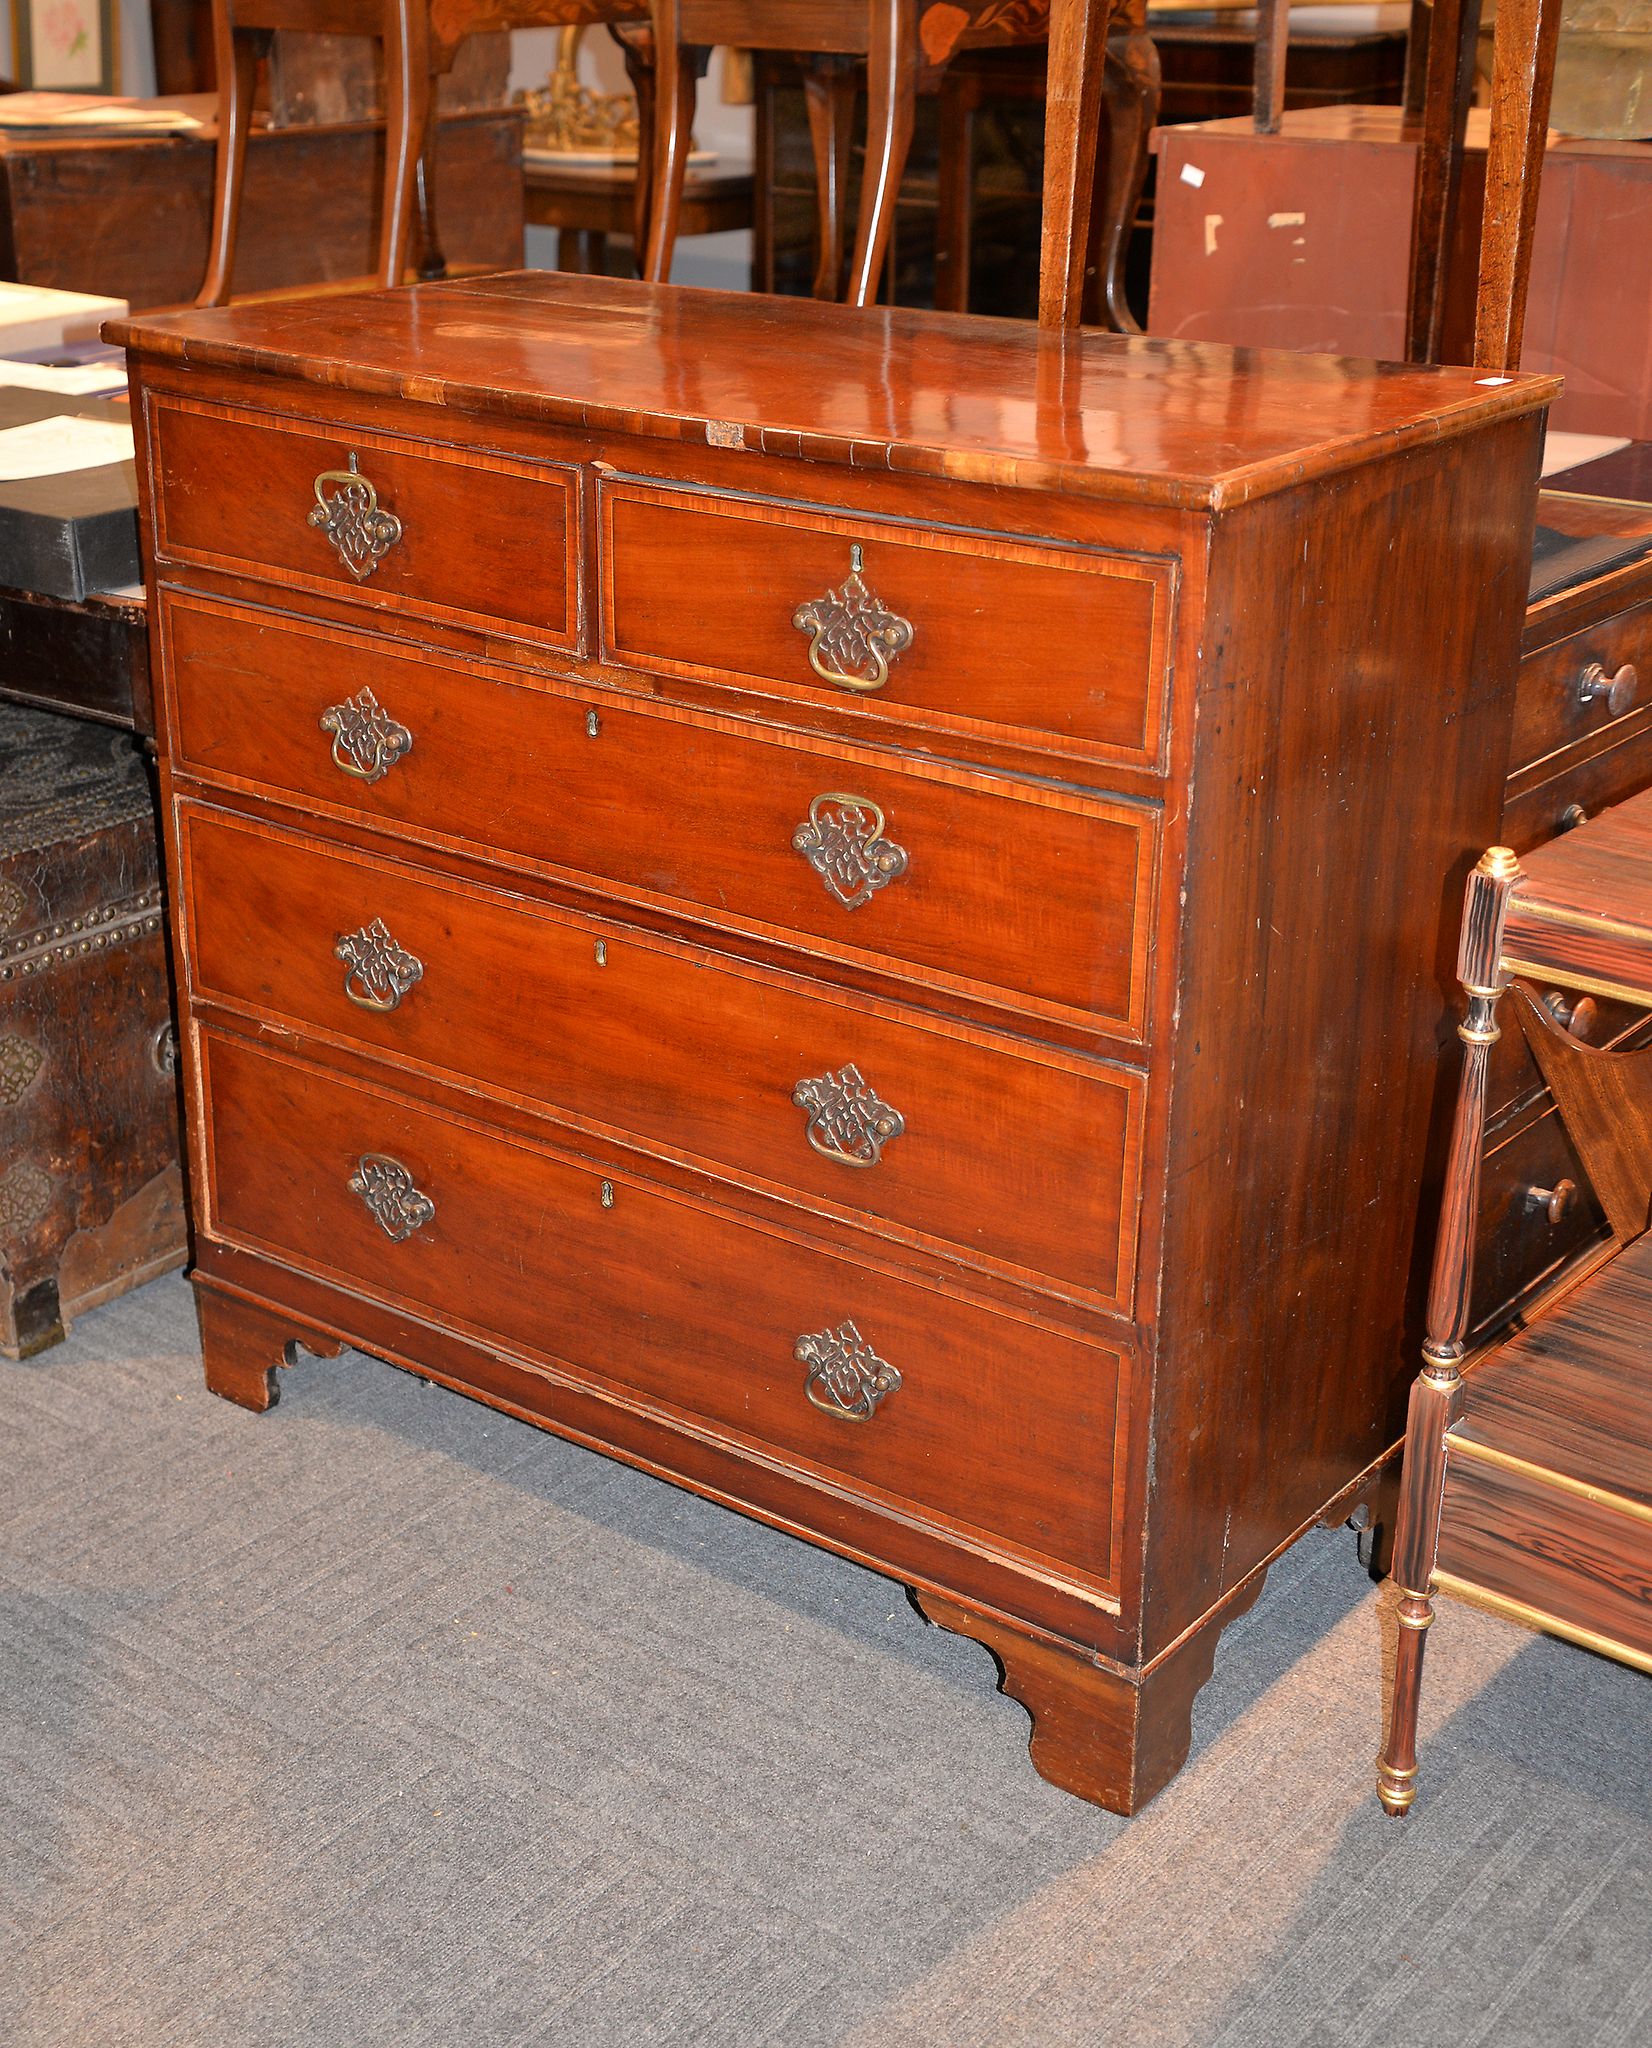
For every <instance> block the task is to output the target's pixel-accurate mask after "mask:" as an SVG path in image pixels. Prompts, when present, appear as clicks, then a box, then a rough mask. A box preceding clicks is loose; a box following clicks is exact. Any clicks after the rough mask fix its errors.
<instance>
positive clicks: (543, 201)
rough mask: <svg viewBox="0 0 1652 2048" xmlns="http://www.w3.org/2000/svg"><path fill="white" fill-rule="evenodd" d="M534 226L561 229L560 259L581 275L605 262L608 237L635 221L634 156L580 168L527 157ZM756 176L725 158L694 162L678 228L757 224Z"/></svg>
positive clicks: (698, 230)
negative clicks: (620, 161) (704, 163)
mask: <svg viewBox="0 0 1652 2048" xmlns="http://www.w3.org/2000/svg"><path fill="white" fill-rule="evenodd" d="M523 178H524V185H525V200H526V218H527V223H528V225H529V227H535V228H555V229H556V230H557V253H556V267H557V269H558V270H567V271H573V272H576V273H578V274H579V275H582V276H590V275H593V274H595V275H601V274H602V273H603V272H605V271H606V269H607V262H608V237H609V236H610V235H630V234H632V232H633V230H634V226H635V219H636V195H637V172H636V166H635V165H634V164H615V165H612V166H611V167H608V168H605V169H595V168H593V169H591V170H585V169H582V168H581V169H576V168H572V167H570V166H567V165H564V164H551V163H544V162H540V163H535V162H533V161H532V160H531V159H529V160H527V162H526V163H525V166H524V172H523ZM753 189H754V181H753V178H752V174H751V172H750V171H749V170H746V169H743V168H737V167H734V166H730V165H726V164H708V165H707V166H705V168H704V169H702V170H693V169H691V170H690V171H689V172H688V175H687V177H686V178H685V179H684V181H683V199H682V210H681V213H680V214H679V216H678V222H677V233H678V235H679V236H683V235H722V234H728V233H731V232H733V231H735V230H737V229H740V228H749V227H750V226H751V224H752V213H753Z"/></svg>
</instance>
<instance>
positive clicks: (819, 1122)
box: [792, 1064, 906, 1166]
mask: <svg viewBox="0 0 1652 2048" xmlns="http://www.w3.org/2000/svg"><path fill="white" fill-rule="evenodd" d="M792 1100H793V1102H795V1103H796V1104H797V1106H798V1108H799V1109H806V1110H808V1111H809V1112H810V1116H809V1127H808V1130H807V1132H806V1133H805V1135H806V1136H807V1138H808V1140H809V1143H810V1144H811V1145H812V1146H813V1147H814V1148H815V1150H816V1151H817V1152H818V1153H819V1154H820V1155H821V1157H822V1158H823V1159H835V1160H836V1161H837V1162H838V1164H839V1165H840V1166H876V1165H877V1163H878V1161H879V1159H881V1158H882V1156H883V1148H884V1146H885V1145H887V1144H888V1143H889V1141H890V1139H891V1138H898V1137H899V1136H900V1135H901V1133H902V1131H904V1130H905V1129H906V1119H905V1117H903V1116H902V1115H901V1113H900V1111H899V1110H898V1109H892V1108H891V1107H890V1106H889V1104H888V1103H887V1102H885V1101H884V1100H883V1099H882V1097H881V1096H880V1095H879V1094H878V1093H877V1092H876V1090H875V1089H873V1088H870V1087H869V1086H868V1085H867V1083H866V1081H865V1079H864V1078H863V1076H862V1074H861V1071H860V1069H859V1068H858V1067H857V1066H854V1065H853V1064H851V1065H849V1066H847V1067H839V1069H838V1070H837V1072H836V1073H835V1074H820V1075H818V1076H817V1077H816V1078H815V1079H814V1080H811V1081H799V1082H798V1084H797V1086H796V1087H795V1088H794V1089H793V1090H792Z"/></svg>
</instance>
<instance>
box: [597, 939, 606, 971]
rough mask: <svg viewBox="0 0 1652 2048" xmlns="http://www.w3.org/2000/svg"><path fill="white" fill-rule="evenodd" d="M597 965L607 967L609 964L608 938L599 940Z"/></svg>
mask: <svg viewBox="0 0 1652 2048" xmlns="http://www.w3.org/2000/svg"><path fill="white" fill-rule="evenodd" d="M597 965H598V966H599V967H606V966H607V965H608V941H607V940H606V939H598V940H597Z"/></svg>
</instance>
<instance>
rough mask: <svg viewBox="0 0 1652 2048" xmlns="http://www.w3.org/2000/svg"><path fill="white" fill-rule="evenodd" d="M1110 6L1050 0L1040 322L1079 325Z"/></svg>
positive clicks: (1100, 0) (1104, 0) (1108, 0)
mask: <svg viewBox="0 0 1652 2048" xmlns="http://www.w3.org/2000/svg"><path fill="white" fill-rule="evenodd" d="M1111 12H1112V0H1051V7H1050V82H1049V86H1048V90H1047V94H1046V100H1045V106H1046V112H1045V122H1044V235H1043V246H1042V249H1041V252H1040V261H1039V285H1038V319H1039V324H1040V325H1041V326H1044V327H1076V326H1078V324H1079V320H1080V316H1081V311H1082V307H1083V304H1084V267H1085V262H1086V259H1087V258H1088V255H1089V243H1090V207H1091V202H1092V197H1093V191H1094V186H1095V176H1096V135H1097V130H1098V128H1099V126H1100V122H1101V93H1102V71H1103V68H1104V64H1105V60H1106V50H1107V20H1108V16H1109V15H1110V14H1111Z"/></svg>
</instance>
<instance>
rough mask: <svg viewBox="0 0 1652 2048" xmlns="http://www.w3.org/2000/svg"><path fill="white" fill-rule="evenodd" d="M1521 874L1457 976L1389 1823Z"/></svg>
mask: <svg viewBox="0 0 1652 2048" xmlns="http://www.w3.org/2000/svg"><path fill="white" fill-rule="evenodd" d="M1519 879H1520V863H1519V861H1518V860H1517V859H1516V858H1515V856H1514V855H1513V854H1512V853H1511V852H1510V851H1509V849H1508V848H1507V847H1506V846H1494V847H1492V849H1491V850H1490V852H1489V853H1486V854H1485V855H1483V856H1482V857H1481V860H1480V862H1479V865H1478V866H1477V867H1476V868H1475V870H1474V872H1473V873H1472V874H1471V875H1470V876H1469V878H1468V888H1467V890H1466V892H1465V895H1464V899H1463V930H1462V936H1461V938H1460V939H1459V941H1458V945H1457V976H1458V979H1459V980H1460V981H1461V982H1462V984H1463V987H1464V990H1465V991H1466V992H1467V995H1468V1012H1467V1014H1466V1015H1465V1017H1464V1018H1463V1021H1462V1023H1461V1024H1460V1025H1459V1026H1458V1027H1457V1035H1458V1037H1459V1038H1460V1039H1461V1040H1462V1041H1463V1073H1462V1080H1461V1082H1460V1083H1459V1085H1458V1090H1457V1110H1456V1115H1455V1116H1454V1118H1453V1120H1452V1126H1451V1152H1450V1155H1449V1157H1448V1159H1447V1162H1446V1179H1445V1193H1444V1199H1443V1201H1442V1203H1441V1207H1440V1230H1439V1236H1438V1238H1437V1239H1436V1240H1435V1245H1434V1272H1433V1277H1432V1281H1431V1283H1430V1286H1429V1290H1428V1334H1427V1337H1426V1339H1425V1341H1424V1343H1423V1369H1422V1372H1421V1373H1420V1374H1419V1375H1418V1377H1417V1381H1416V1384H1415V1385H1414V1386H1413V1387H1412V1389H1411V1402H1410V1407H1409V1409H1408V1411H1407V1414H1406V1424H1405V1470H1404V1473H1403V1476H1402V1478H1401V1482H1400V1507H1399V1517H1398V1527H1397V1530H1396V1533H1395V1539H1394V1564H1393V1570H1392V1574H1391V1576H1392V1577H1393V1580H1394V1583H1395V1585H1397V1586H1398V1587H1399V1589H1400V1603H1399V1622H1400V1640H1399V1648H1398V1651H1397V1653H1396V1655H1395V1660H1394V1692H1393V1699H1392V1703H1391V1705H1390V1709H1389V1716H1388V1740H1387V1742H1386V1743H1385V1744H1384V1746H1383V1751H1382V1754H1381V1755H1380V1756H1379V1757H1378V1759H1377V1797H1378V1798H1379V1799H1380V1800H1381V1801H1382V1803H1383V1805H1384V1807H1386V1809H1387V1810H1388V1812H1390V1813H1393V1814H1401V1813H1404V1812H1406V1811H1407V1809H1408V1808H1409V1807H1410V1805H1411V1802H1412V1800H1413V1799H1415V1798H1416V1796H1417V1705H1418V1701H1419V1699H1420V1697H1421V1691H1422V1676H1423V1637H1424V1634H1425V1632H1426V1631H1427V1628H1428V1625H1429V1623H1430V1622H1431V1621H1432V1620H1433V1619H1434V1605H1433V1602H1432V1600H1431V1599H1430V1597H1429V1592H1430V1587H1431V1586H1432V1583H1433V1578H1434V1558H1435V1554H1436V1551H1437V1549H1438V1545H1439V1536H1440V1499H1441V1495H1442V1493H1443V1491H1444V1488H1445V1464H1446V1432H1447V1431H1448V1430H1449V1429H1450V1428H1451V1425H1452V1424H1453V1423H1454V1422H1455V1421H1456V1420H1457V1417H1458V1415H1459V1414H1460V1413H1461V1411H1462V1400H1463V1353H1464V1349H1465V1339H1466V1338H1467V1335H1468V1313H1469V1295H1470V1292H1471V1290H1472V1288H1473V1284H1474V1219H1475V1215H1476V1212H1477V1211H1478V1209H1479V1206H1480V1151H1481V1146H1482V1143H1483V1140H1484V1133H1485V1121H1486V1075H1487V1071H1488V1068H1489V1066H1490V1061H1491V1049H1492V1047H1493V1046H1494V1045H1495V1044H1496V1043H1497V1040H1498V1037H1499V1035H1500V1034H1499V1032H1498V1029H1497V1005H1498V1002H1499V1000H1500V999H1501V997H1502V994H1503V990H1504V989H1505V987H1506V986H1507V977H1506V976H1505V975H1504V973H1503V965H1502V954H1503V925H1504V921H1505V919H1506V918H1507V916H1508V907H1509V897H1510V896H1511V895H1512V894H1513V891H1514V885H1515V883H1516V882H1517V881H1518V880H1519Z"/></svg>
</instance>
